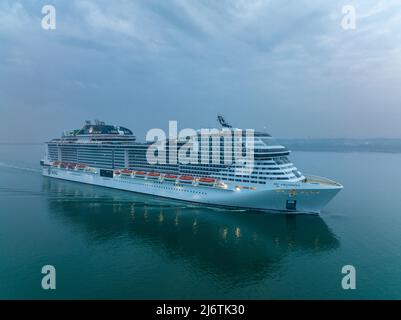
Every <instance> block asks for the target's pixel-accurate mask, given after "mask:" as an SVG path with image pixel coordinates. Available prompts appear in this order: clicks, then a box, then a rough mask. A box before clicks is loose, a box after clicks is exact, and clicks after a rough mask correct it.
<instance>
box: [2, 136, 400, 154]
mask: <svg viewBox="0 0 401 320" xmlns="http://www.w3.org/2000/svg"><path fill="white" fill-rule="evenodd" d="M276 140H277V142H278V143H280V144H282V145H284V146H286V147H287V148H288V149H290V150H291V151H324V152H384V153H401V139H395V138H394V139H389V138H374V139H350V138H341V139H312V138H311V139H280V138H278V139H276ZM1 145H9V146H10V145H20V146H23V145H44V143H43V142H0V146H1Z"/></svg>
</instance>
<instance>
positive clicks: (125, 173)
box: [120, 169, 132, 176]
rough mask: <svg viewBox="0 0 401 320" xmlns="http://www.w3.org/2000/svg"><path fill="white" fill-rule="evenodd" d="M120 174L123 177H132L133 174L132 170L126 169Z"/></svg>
mask: <svg viewBox="0 0 401 320" xmlns="http://www.w3.org/2000/svg"><path fill="white" fill-rule="evenodd" d="M120 174H122V175H123V176H130V175H131V174H132V170H128V169H124V170H121V171H120Z"/></svg>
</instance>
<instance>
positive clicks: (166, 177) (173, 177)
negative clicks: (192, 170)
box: [164, 174, 177, 180]
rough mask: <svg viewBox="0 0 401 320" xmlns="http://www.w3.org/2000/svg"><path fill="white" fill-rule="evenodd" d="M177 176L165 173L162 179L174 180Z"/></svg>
mask: <svg viewBox="0 0 401 320" xmlns="http://www.w3.org/2000/svg"><path fill="white" fill-rule="evenodd" d="M176 179H177V176H175V175H173V174H166V175H165V176H164V180H176Z"/></svg>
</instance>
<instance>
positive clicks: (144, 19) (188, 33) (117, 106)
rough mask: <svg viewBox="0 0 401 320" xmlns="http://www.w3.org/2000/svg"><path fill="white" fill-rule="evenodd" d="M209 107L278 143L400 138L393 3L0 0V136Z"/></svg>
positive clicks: (198, 112)
mask: <svg viewBox="0 0 401 320" xmlns="http://www.w3.org/2000/svg"><path fill="white" fill-rule="evenodd" d="M48 4H51V5H53V6H54V7H55V9H56V29H52V30H45V29H43V28H42V25H41V20H42V18H43V17H44V16H45V15H44V14H42V12H41V10H42V7H43V6H44V5H48ZM345 5H351V6H353V8H355V14H356V23H355V28H354V29H344V28H343V27H342V22H343V19H344V14H343V12H342V8H343V6H345ZM217 114H223V115H225V117H226V119H227V121H228V122H230V123H231V124H232V125H233V126H235V127H242V128H255V129H257V130H265V131H267V132H269V133H271V134H272V135H273V136H276V137H279V138H342V137H347V138H374V137H387V138H401V0H398V1H392V0H388V1H380V0H379V1H378V0H376V1H371V0H363V1H362V0H361V1H350V0H344V1H336V0H334V1H327V0H313V1H307V0H292V1H289V0H288V1H286V0H275V1H271V0H219V1H216V0H158V1H156V0H137V1H128V0H113V1H110V0H98V1H95V0H68V1H67V0H64V1H59V0H53V1H50V0H46V1H39V0H29V1H28V0H26V1H18V0H17V1H15V0H0V137H1V138H0V142H43V141H47V140H49V139H51V138H55V137H58V136H59V135H60V134H61V132H62V131H64V130H70V129H75V128H79V127H81V126H82V125H83V124H84V121H85V120H87V119H88V120H89V119H91V120H94V119H99V120H103V121H106V122H107V123H110V124H117V125H122V126H126V127H128V128H130V129H132V130H133V131H134V132H135V134H136V135H137V136H138V139H139V140H144V137H145V134H146V132H147V131H148V130H149V129H152V128H163V129H166V128H167V127H168V121H169V120H177V121H178V126H179V129H183V128H187V127H189V128H201V127H216V126H217V123H216V115H217Z"/></svg>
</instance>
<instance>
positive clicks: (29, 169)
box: [0, 162, 41, 173]
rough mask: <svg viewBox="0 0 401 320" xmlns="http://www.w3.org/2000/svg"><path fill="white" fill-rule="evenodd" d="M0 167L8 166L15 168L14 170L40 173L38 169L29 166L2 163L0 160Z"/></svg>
mask: <svg viewBox="0 0 401 320" xmlns="http://www.w3.org/2000/svg"><path fill="white" fill-rule="evenodd" d="M0 167H3V168H10V169H15V170H23V171H30V172H36V173H40V172H41V171H40V169H35V168H29V167H21V166H16V165H13V164H9V163H4V162H0Z"/></svg>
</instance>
